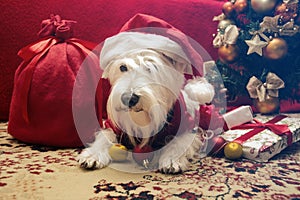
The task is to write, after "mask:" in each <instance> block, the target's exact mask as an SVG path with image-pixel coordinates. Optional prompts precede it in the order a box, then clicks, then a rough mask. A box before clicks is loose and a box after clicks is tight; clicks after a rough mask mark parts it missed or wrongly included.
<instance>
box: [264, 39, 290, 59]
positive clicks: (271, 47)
mask: <svg viewBox="0 0 300 200" xmlns="http://www.w3.org/2000/svg"><path fill="white" fill-rule="evenodd" d="M287 51H288V45H287V43H286V41H285V40H284V39H282V38H273V39H272V40H271V41H270V42H269V44H268V45H267V46H266V47H265V48H264V51H263V55H264V57H266V58H268V59H272V60H277V59H281V58H283V57H284V56H285V55H286V54H287Z"/></svg>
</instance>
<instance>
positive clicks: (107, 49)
mask: <svg viewBox="0 0 300 200" xmlns="http://www.w3.org/2000/svg"><path fill="white" fill-rule="evenodd" d="M142 48H149V49H156V50H158V51H162V52H164V53H166V54H167V55H168V52H169V53H173V54H174V55H178V57H181V59H185V60H186V61H188V62H189V63H190V64H191V65H190V68H186V69H184V71H183V73H185V75H186V78H187V79H191V78H194V77H195V76H198V77H199V76H203V59H202V55H204V56H206V57H207V58H210V56H209V55H208V54H207V53H206V51H205V50H203V48H202V47H201V46H200V45H199V44H198V43H197V42H195V41H193V40H192V39H191V38H189V37H188V36H186V35H185V34H184V33H183V32H181V31H180V30H178V29H177V28H175V27H173V26H172V25H170V24H169V23H167V22H165V21H164V20H162V19H159V18H156V17H154V16H150V15H146V14H140V13H139V14H136V15H135V16H134V17H132V18H131V19H129V21H128V22H127V23H125V24H124V26H123V27H122V28H121V30H120V33H119V34H117V35H115V36H112V37H110V38H107V39H106V40H105V41H104V44H103V46H102V49H101V53H100V66H101V68H102V69H105V67H106V66H107V65H108V64H109V62H110V61H111V60H112V59H114V58H116V57H117V56H119V55H120V54H122V53H124V52H128V51H131V50H137V49H142ZM201 54H202V55H201ZM107 85H109V84H108V82H107V80H104V79H102V83H101V81H100V84H99V86H98V89H97V93H98V94H97V98H98V117H99V122H101V119H102V117H104V118H105V117H106V112H102V111H101V110H102V109H103V111H104V110H106V108H104V107H105V105H106V102H107V99H106V98H108V95H109V88H108V86H107ZM99 92H100V93H99ZM99 95H100V96H99ZM99 98H100V101H99ZM100 124H101V126H102V123H100Z"/></svg>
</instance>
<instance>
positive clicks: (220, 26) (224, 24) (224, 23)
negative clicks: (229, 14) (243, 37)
mask: <svg viewBox="0 0 300 200" xmlns="http://www.w3.org/2000/svg"><path fill="white" fill-rule="evenodd" d="M233 24H234V21H232V20H230V19H222V20H220V22H219V24H218V29H219V30H220V31H225V29H226V27H227V26H229V25H233Z"/></svg>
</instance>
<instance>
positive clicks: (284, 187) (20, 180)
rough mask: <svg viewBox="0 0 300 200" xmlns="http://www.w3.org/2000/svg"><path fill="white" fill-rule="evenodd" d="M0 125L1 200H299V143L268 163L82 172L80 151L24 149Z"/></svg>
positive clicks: (210, 161)
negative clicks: (179, 170) (185, 169)
mask: <svg viewBox="0 0 300 200" xmlns="http://www.w3.org/2000/svg"><path fill="white" fill-rule="evenodd" d="M6 126H7V123H1V124H0V199H1V200H12V199H26V200H30V199H51V200H60V199H61V200H68V199H70V200H77V199H78V200H84V199H136V200H137V199H218V200H221V199H259V200H260V199H281V200H285V199H293V200H297V199H298V200H299V199H300V143H299V142H298V143H294V144H293V145H292V146H290V147H288V148H287V149H285V150H284V151H283V152H282V153H281V154H279V155H277V156H275V157H274V158H273V159H271V160H270V161H269V162H268V163H257V162H253V161H249V160H246V159H240V160H238V161H230V160H226V159H224V158H212V157H206V158H204V159H201V160H200V161H195V162H194V163H193V164H192V167H191V169H190V170H189V171H188V172H185V173H184V174H180V175H164V174H160V173H157V172H143V173H125V172H122V171H118V170H115V169H112V168H110V167H107V168H105V169H102V170H95V171H86V170H82V169H80V168H79V167H78V165H77V163H76V161H75V159H74V157H76V155H77V154H78V152H79V151H80V149H54V148H46V147H41V146H35V145H26V144H23V143H20V142H18V141H17V140H15V139H13V138H12V137H11V136H10V135H9V134H7V132H6Z"/></svg>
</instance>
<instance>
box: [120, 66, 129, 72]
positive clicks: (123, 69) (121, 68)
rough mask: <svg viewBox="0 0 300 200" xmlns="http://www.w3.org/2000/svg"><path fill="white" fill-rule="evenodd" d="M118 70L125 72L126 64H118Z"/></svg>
mask: <svg viewBox="0 0 300 200" xmlns="http://www.w3.org/2000/svg"><path fill="white" fill-rule="evenodd" d="M120 71H121V72H127V71H128V68H127V66H126V65H121V66H120Z"/></svg>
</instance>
